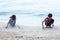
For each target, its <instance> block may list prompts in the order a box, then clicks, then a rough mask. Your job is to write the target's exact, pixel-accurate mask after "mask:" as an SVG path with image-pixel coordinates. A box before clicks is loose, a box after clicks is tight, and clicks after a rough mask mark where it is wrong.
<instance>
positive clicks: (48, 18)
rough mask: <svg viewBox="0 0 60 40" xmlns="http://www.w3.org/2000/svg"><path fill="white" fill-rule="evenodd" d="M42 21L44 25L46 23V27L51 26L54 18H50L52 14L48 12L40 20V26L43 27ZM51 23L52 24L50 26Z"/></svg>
mask: <svg viewBox="0 0 60 40" xmlns="http://www.w3.org/2000/svg"><path fill="white" fill-rule="evenodd" d="M43 22H45V25H46V28H52V26H54V25H53V23H54V19H53V18H52V14H51V13H49V14H48V17H46V18H45V19H44V20H43V21H42V27H43V29H44V25H43ZM51 25H52V26H51Z"/></svg>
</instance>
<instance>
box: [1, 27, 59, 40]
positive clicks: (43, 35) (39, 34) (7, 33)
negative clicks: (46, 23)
mask: <svg viewBox="0 0 60 40" xmlns="http://www.w3.org/2000/svg"><path fill="white" fill-rule="evenodd" d="M11 30H13V32H12V31H11ZM14 30H15V31H16V29H15V28H12V29H11V28H8V29H3V28H0V40H60V32H59V30H60V28H58V27H57V28H53V29H46V30H43V29H41V30H37V29H36V30H24V29H19V31H18V32H14Z"/></svg>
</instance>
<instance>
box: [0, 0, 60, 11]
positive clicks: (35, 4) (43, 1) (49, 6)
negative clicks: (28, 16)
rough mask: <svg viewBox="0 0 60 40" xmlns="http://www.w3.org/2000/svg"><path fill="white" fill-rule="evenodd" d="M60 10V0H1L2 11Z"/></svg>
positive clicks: (0, 8) (0, 9) (0, 7)
mask: <svg viewBox="0 0 60 40" xmlns="http://www.w3.org/2000/svg"><path fill="white" fill-rule="evenodd" d="M11 10H32V11H46V12H56V11H58V12H59V11H60V0H0V11H11Z"/></svg>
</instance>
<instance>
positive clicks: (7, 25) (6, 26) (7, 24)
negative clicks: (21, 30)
mask: <svg viewBox="0 0 60 40" xmlns="http://www.w3.org/2000/svg"><path fill="white" fill-rule="evenodd" d="M9 21H10V20H9ZM9 21H8V23H7V26H6V28H8V24H9Z"/></svg>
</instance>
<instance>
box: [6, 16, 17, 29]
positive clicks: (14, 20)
mask: <svg viewBox="0 0 60 40" xmlns="http://www.w3.org/2000/svg"><path fill="white" fill-rule="evenodd" d="M15 24H16V15H12V16H11V17H10V20H9V22H8V24H7V27H6V28H8V25H10V26H12V27H14V26H15Z"/></svg>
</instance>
